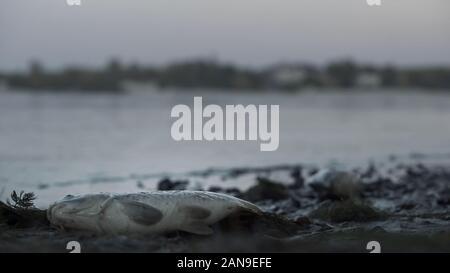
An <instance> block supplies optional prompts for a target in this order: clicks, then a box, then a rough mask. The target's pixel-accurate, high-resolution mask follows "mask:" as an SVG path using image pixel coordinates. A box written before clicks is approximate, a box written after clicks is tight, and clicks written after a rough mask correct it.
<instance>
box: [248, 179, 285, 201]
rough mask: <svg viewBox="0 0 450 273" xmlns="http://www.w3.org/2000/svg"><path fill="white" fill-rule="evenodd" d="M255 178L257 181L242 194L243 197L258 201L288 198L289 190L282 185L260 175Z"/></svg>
mask: <svg viewBox="0 0 450 273" xmlns="http://www.w3.org/2000/svg"><path fill="white" fill-rule="evenodd" d="M257 180H258V183H257V184H256V185H254V186H252V187H251V188H249V189H248V190H247V191H246V192H245V193H244V194H243V195H242V198H243V199H246V200H249V201H251V202H258V201H263V200H271V201H278V200H283V199H286V198H289V192H288V190H287V189H286V187H285V186H284V185H282V184H280V183H276V182H273V181H271V180H269V179H267V178H262V177H258V178H257Z"/></svg>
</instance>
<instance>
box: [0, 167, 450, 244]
mask: <svg viewBox="0 0 450 273" xmlns="http://www.w3.org/2000/svg"><path fill="white" fill-rule="evenodd" d="M212 173H213V172H212V171H211V170H209V171H205V172H203V173H196V174H195V175H196V176H201V177H202V178H203V179H205V180H208V177H209V176H211V175H212ZM249 174H251V175H252V177H254V180H255V181H254V184H253V185H252V186H251V187H249V188H248V189H246V190H240V189H238V188H235V187H227V186H226V185H227V184H228V183H226V181H230V180H231V181H233V180H236V179H239V178H241V177H242V176H248V175H249ZM222 180H223V181H224V182H223V183H221V184H218V185H214V186H209V188H206V189H205V190H209V191H215V192H222V193H226V194H230V195H234V196H237V197H239V198H242V199H245V200H248V201H251V202H254V203H256V204H257V205H259V206H260V207H261V208H262V209H263V210H264V211H265V215H263V216H258V217H256V216H254V215H232V216H230V217H228V218H226V219H224V220H222V221H221V222H219V223H217V224H216V225H215V226H214V227H213V228H214V230H215V233H214V235H212V236H197V235H192V234H187V233H183V232H177V233H173V234H167V235H160V236H111V235H109V236H99V235H94V234H88V233H82V232H77V231H61V230H58V229H56V228H54V227H51V226H50V225H49V224H48V222H47V220H46V218H45V211H42V210H38V209H34V208H20V207H15V206H12V205H7V204H4V203H0V252H69V250H67V249H66V245H67V243H68V242H69V241H74V240H75V241H78V242H80V244H81V246H82V249H81V251H82V252H369V250H367V249H366V245H367V243H368V242H370V241H378V242H379V243H380V244H381V247H382V251H383V252H449V251H450V210H449V205H450V168H449V167H448V166H446V165H436V164H433V165H427V164H421V163H414V164H413V163H410V164H401V163H389V164H385V165H382V164H378V165H376V164H370V165H369V166H367V167H364V168H355V169H351V170H345V171H343V170H336V169H325V168H322V169H320V168H315V167H310V166H302V165H295V166H294V165H289V166H287V165H286V166H274V167H267V168H239V169H230V170H227V171H224V172H222ZM191 183H192V181H190V179H189V178H186V179H182V180H179V179H178V178H172V177H166V178H164V179H161V181H160V182H159V184H158V189H159V190H174V189H177V190H183V189H186V188H187V187H189V185H190V184H191Z"/></svg>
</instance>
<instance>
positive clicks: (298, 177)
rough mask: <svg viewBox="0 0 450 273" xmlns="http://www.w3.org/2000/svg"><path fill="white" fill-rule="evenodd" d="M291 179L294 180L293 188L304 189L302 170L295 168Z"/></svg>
mask: <svg viewBox="0 0 450 273" xmlns="http://www.w3.org/2000/svg"><path fill="white" fill-rule="evenodd" d="M291 177H292V179H293V180H294V184H293V188H302V187H303V186H304V184H305V179H304V178H303V176H302V168H301V167H298V168H294V170H292V172H291Z"/></svg>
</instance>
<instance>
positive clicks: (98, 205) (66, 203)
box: [47, 194, 111, 229]
mask: <svg viewBox="0 0 450 273" xmlns="http://www.w3.org/2000/svg"><path fill="white" fill-rule="evenodd" d="M110 198H111V195H109V194H87V195H79V196H73V195H67V196H66V197H64V198H63V199H62V200H61V201H58V202H56V203H54V204H52V205H51V206H50V207H49V208H48V210H47V218H48V220H49V221H50V223H51V224H52V225H54V226H59V227H63V228H73V229H95V227H96V225H97V224H96V223H97V220H98V218H99V217H100V213H101V212H102V210H103V208H104V206H105V205H106V203H107V200H109V199H110Z"/></svg>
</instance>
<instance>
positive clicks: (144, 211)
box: [120, 200, 163, 226]
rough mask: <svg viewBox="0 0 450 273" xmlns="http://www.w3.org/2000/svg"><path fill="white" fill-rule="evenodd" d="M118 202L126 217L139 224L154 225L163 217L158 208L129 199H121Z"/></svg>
mask: <svg viewBox="0 0 450 273" xmlns="http://www.w3.org/2000/svg"><path fill="white" fill-rule="evenodd" d="M120 204H121V205H122V210H123V212H124V213H125V214H126V215H127V216H128V218H130V220H132V221H134V222H136V223H137V224H140V225H145V226H149V225H154V224H156V223H158V222H159V221H161V219H162V218H163V214H162V212H161V211H160V210H159V209H157V208H154V207H152V206H150V205H147V204H143V203H140V202H136V201H130V200H121V201H120Z"/></svg>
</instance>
